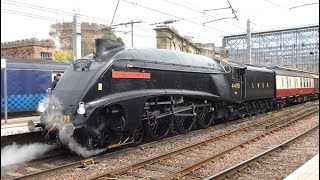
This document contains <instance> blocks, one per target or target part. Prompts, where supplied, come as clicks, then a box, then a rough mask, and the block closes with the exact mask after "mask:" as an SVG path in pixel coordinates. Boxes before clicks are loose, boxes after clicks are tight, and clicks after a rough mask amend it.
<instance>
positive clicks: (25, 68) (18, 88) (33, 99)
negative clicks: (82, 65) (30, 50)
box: [1, 57, 70, 114]
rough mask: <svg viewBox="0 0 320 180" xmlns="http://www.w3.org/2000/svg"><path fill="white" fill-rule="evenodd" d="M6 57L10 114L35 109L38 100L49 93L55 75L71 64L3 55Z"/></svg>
mask: <svg viewBox="0 0 320 180" xmlns="http://www.w3.org/2000/svg"><path fill="white" fill-rule="evenodd" d="M1 59H6V62H7V63H6V68H7V96H8V113H16V112H28V111H35V110H36V109H37V107H38V102H39V101H40V100H41V99H43V98H44V97H46V96H48V91H47V89H48V88H49V87H51V83H52V81H53V78H54V76H55V75H56V74H57V73H61V74H63V72H64V71H65V70H66V69H67V68H68V67H69V66H70V62H67V61H58V60H47V59H31V58H28V59H26V58H15V57H1ZM4 104H5V103H4V69H3V68H1V114H3V113H4V109H5V107H4Z"/></svg>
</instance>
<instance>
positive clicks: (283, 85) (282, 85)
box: [281, 78, 284, 87]
mask: <svg viewBox="0 0 320 180" xmlns="http://www.w3.org/2000/svg"><path fill="white" fill-rule="evenodd" d="M281 80H282V87H284V81H283V78H281Z"/></svg>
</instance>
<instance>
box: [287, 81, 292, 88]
mask: <svg viewBox="0 0 320 180" xmlns="http://www.w3.org/2000/svg"><path fill="white" fill-rule="evenodd" d="M287 82H289V84H288V87H289V88H290V87H291V79H287Z"/></svg>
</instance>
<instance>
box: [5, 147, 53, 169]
mask: <svg viewBox="0 0 320 180" xmlns="http://www.w3.org/2000/svg"><path fill="white" fill-rule="evenodd" d="M54 147H55V146H53V145H47V144H41V143H33V144H26V145H17V144H15V143H14V144H12V145H9V146H6V147H4V148H3V149H1V171H3V170H7V169H11V168H14V167H17V166H18V165H19V164H21V163H24V162H27V161H30V160H33V159H35V158H37V157H39V156H41V155H43V154H45V153H46V152H48V151H50V150H52V149H53V148H54Z"/></svg>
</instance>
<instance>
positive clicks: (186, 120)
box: [174, 110, 195, 134]
mask: <svg viewBox="0 0 320 180" xmlns="http://www.w3.org/2000/svg"><path fill="white" fill-rule="evenodd" d="M183 113H184V114H186V115H176V116H175V117H174V124H175V127H176V129H177V131H178V132H179V133H181V134H184V133H187V132H189V131H191V129H192V127H193V125H194V123H195V120H194V116H191V115H192V114H193V113H192V110H189V111H185V112H183ZM188 114H191V115H188Z"/></svg>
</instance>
